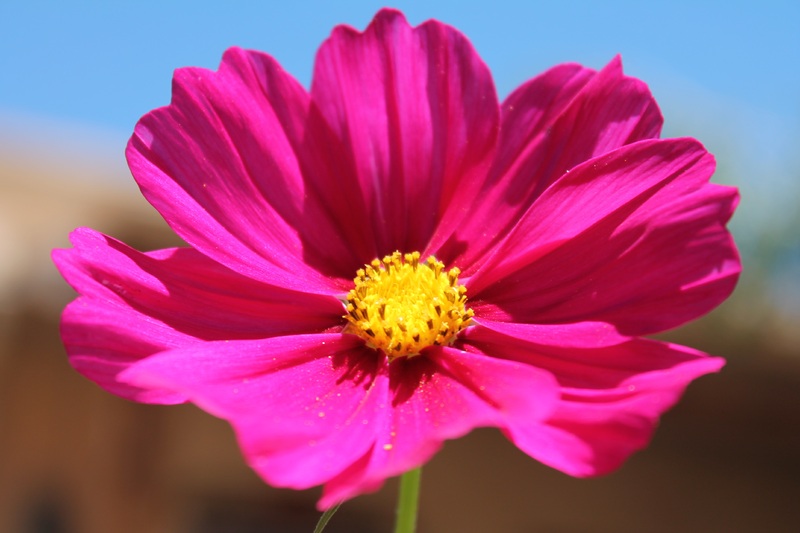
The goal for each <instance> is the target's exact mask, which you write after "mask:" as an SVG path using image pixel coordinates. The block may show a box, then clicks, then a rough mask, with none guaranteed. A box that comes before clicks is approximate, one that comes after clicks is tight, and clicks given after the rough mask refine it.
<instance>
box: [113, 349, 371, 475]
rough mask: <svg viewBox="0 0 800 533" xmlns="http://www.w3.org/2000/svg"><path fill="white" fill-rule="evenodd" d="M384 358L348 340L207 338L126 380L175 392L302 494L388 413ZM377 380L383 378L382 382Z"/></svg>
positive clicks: (261, 468) (344, 462) (350, 458)
mask: <svg viewBox="0 0 800 533" xmlns="http://www.w3.org/2000/svg"><path fill="white" fill-rule="evenodd" d="M385 365H386V363H385V360H381V359H380V358H379V357H378V356H377V354H375V353H374V352H370V351H365V350H364V348H363V345H362V342H361V340H360V339H358V338H357V337H355V336H352V335H342V334H317V335H300V336H289V337H274V338H271V339H265V340H263V341H231V342H210V343H204V344H202V345H199V346H195V347H191V348H189V349H185V350H175V351H172V352H165V353H163V354H160V355H158V356H156V357H152V358H150V359H147V360H146V361H142V362H141V363H139V364H138V365H135V366H133V367H131V368H130V369H129V370H128V371H127V372H126V373H125V374H123V376H122V378H123V380H126V381H128V382H130V383H133V384H136V385H139V386H148V387H159V388H164V389H171V390H174V391H176V392H178V393H180V394H183V395H185V396H187V397H188V398H189V399H190V400H191V401H192V402H194V403H196V404H197V405H199V406H200V407H202V408H203V409H205V410H207V411H208V412H210V413H212V414H214V415H216V416H219V417H221V418H224V419H226V420H228V421H229V422H230V423H231V424H232V425H233V426H234V428H235V429H236V432H237V435H238V437H239V440H240V443H241V446H242V449H243V450H244V453H245V455H246V457H247V459H248V461H249V462H250V464H251V465H252V466H253V468H255V469H256V470H257V471H258V472H259V473H260V474H261V475H262V476H263V477H264V478H265V479H266V480H267V481H269V482H270V483H272V484H274V485H278V486H287V487H293V488H307V487H311V486H314V485H318V484H320V483H324V482H325V481H326V480H327V479H330V478H331V477H333V476H334V475H336V474H338V473H339V472H341V471H342V470H344V469H345V468H347V467H348V466H349V465H350V464H351V463H353V462H355V461H356V460H357V459H358V458H359V457H360V456H361V455H362V454H363V453H364V452H365V451H366V450H367V449H368V448H369V447H370V446H371V445H372V443H373V442H374V441H375V439H376V432H377V431H378V428H379V427H380V426H381V423H380V420H377V421H376V416H377V417H380V416H386V415H384V414H382V413H381V411H380V410H379V409H378V406H379V405H383V406H384V407H385V404H386V400H385V396H386V378H385V372H386V371H385ZM382 376H383V377H382Z"/></svg>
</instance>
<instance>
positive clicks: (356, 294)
mask: <svg viewBox="0 0 800 533" xmlns="http://www.w3.org/2000/svg"><path fill="white" fill-rule="evenodd" d="M419 257H420V254H419V252H413V253H410V254H405V255H403V254H401V253H400V252H394V253H393V254H392V255H387V256H386V257H384V258H383V260H378V259H375V260H374V261H372V263H370V264H369V265H366V266H365V267H364V268H360V269H358V271H357V272H356V278H355V280H354V281H355V287H354V288H353V290H351V291H350V292H349V293H347V314H346V315H345V318H346V319H347V321H348V324H347V327H346V328H345V332H346V333H352V334H354V335H358V336H359V337H361V338H362V339H364V340H365V341H366V343H367V346H369V347H370V348H374V349H376V350H381V351H383V353H385V354H386V356H387V357H388V358H389V361H390V362H391V361H393V360H394V359H397V358H398V357H411V356H414V355H419V353H420V352H421V351H422V350H423V349H424V348H427V347H429V346H445V345H450V344H452V343H453V341H455V338H456V335H457V334H458V332H459V331H461V330H462V329H464V328H466V327H467V326H469V325H470V321H471V320H472V316H473V314H474V313H473V312H472V309H466V307H465V304H466V302H467V289H466V287H464V286H463V285H460V284H459V283H458V275H459V274H460V273H461V271H460V270H459V269H458V268H455V267H454V268H451V269H450V270H447V271H445V270H444V264H443V263H441V262H440V261H437V260H436V258H435V257H433V256H431V257H429V258H428V259H427V260H426V261H424V262H422V263H421V262H420V260H419Z"/></svg>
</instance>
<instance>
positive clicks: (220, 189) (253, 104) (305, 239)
mask: <svg viewBox="0 0 800 533" xmlns="http://www.w3.org/2000/svg"><path fill="white" fill-rule="evenodd" d="M307 112H308V95H307V93H306V92H305V90H304V89H303V88H302V87H301V86H300V85H299V84H298V83H297V82H296V81H295V80H294V79H293V78H292V77H291V76H289V75H288V74H286V73H285V72H284V71H283V70H282V69H281V67H280V66H279V65H278V64H277V63H276V62H275V60H274V59H272V58H271V57H269V56H267V55H265V54H261V53H257V52H245V51H243V50H239V49H235V48H234V49H230V50H228V51H227V52H226V53H225V56H224V57H223V60H222V63H221V65H220V68H219V71H218V72H212V71H209V70H205V69H199V68H185V69H180V70H178V71H176V73H175V78H174V80H173V97H172V103H171V104H170V105H169V106H167V107H162V108H160V109H156V110H155V111H152V112H150V113H149V114H147V115H145V116H144V117H143V118H142V119H141V120H140V122H139V123H138V124H137V126H136V129H135V132H134V135H133V137H132V138H131V140H130V142H129V144H128V149H127V157H128V163H129V165H130V167H131V171H132V172H133V175H134V177H135V178H136V180H137V182H138V183H139V186H140V187H141V189H142V192H143V194H144V195H145V197H146V198H147V199H148V201H149V202H150V203H151V204H153V206H154V207H155V208H156V209H158V211H159V212H160V213H161V214H162V215H163V216H164V218H165V219H166V221H167V222H168V223H169V224H170V226H171V227H172V228H173V229H174V230H175V232H176V233H178V235H180V236H181V237H182V238H183V239H184V240H186V241H187V242H188V243H189V244H191V245H192V246H194V247H195V248H197V249H198V250H199V251H200V252H202V253H203V254H205V255H206V256H208V257H210V258H212V259H214V260H216V261H218V262H220V263H222V264H224V265H225V266H227V267H228V268H230V269H232V270H234V271H236V272H239V273H240V274H243V275H246V276H248V277H252V278H254V279H257V280H261V281H265V282H267V283H270V284H272V285H279V286H283V287H286V288H290V289H299V290H303V291H307V292H312V291H313V292H320V293H323V294H325V293H330V292H331V291H333V290H339V291H341V290H342V287H343V286H342V285H341V282H340V283H339V284H337V283H334V282H333V281H332V280H331V279H329V278H328V277H327V276H325V275H322V274H321V273H320V272H324V273H325V274H327V275H328V276H330V275H336V274H337V272H336V267H335V265H334V266H333V267H331V265H329V264H328V263H327V261H328V260H330V259H331V258H334V259H335V258H336V257H339V258H340V259H343V260H345V261H346V260H348V259H349V262H347V264H348V265H349V264H352V263H353V261H354V259H353V257H352V255H351V254H350V253H348V247H347V244H346V241H345V238H344V235H343V234H341V233H337V232H335V231H331V228H332V226H333V225H332V224H331V223H330V219H329V218H328V217H327V216H325V208H324V206H321V205H317V204H315V203H314V198H315V196H314V195H311V194H309V195H307V194H306V191H305V186H304V183H303V177H302V159H303V158H304V157H307V156H305V155H304V154H303V153H302V151H303V149H304V148H303V147H302V142H303V138H304V136H305V130H304V128H305V127H306V119H307ZM322 243H324V244H325V246H323V247H320V244H322ZM320 248H321V249H323V250H326V251H329V252H338V255H337V254H336V253H328V254H327V256H320V254H319V253H318V250H319V249H320ZM338 274H341V273H338ZM346 275H347V276H350V275H351V274H350V272H349V271H348V272H347V273H346ZM337 287H338V288H337Z"/></svg>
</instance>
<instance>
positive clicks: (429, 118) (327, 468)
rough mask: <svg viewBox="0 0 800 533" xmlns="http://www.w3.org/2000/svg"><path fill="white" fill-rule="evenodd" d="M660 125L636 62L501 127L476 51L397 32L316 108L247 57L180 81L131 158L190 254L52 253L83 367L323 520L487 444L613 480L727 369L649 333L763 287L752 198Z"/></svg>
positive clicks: (695, 146) (554, 96)
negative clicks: (195, 423)
mask: <svg viewBox="0 0 800 533" xmlns="http://www.w3.org/2000/svg"><path fill="white" fill-rule="evenodd" d="M661 124H662V117H661V114H660V112H659V109H658V107H657V105H656V103H655V101H654V100H653V97H652V96H651V94H650V93H649V91H648V89H647V87H646V86H645V84H644V83H642V82H640V81H638V80H636V79H633V78H630V77H627V76H625V75H623V73H622V66H621V63H620V61H619V59H615V60H613V61H612V62H611V63H610V64H609V65H608V66H606V67H605V68H604V69H602V70H600V71H599V72H598V71H594V70H591V69H588V68H584V67H582V66H579V65H575V64H566V65H560V66H557V67H555V68H553V69H551V70H548V71H547V72H545V73H544V74H542V75H540V76H538V77H536V78H534V79H532V80H530V81H528V82H527V83H525V84H523V85H522V86H521V87H519V88H518V89H517V90H516V91H514V92H513V93H512V94H511V95H510V96H509V97H508V98H507V99H506V100H505V101H504V102H503V103H502V104H499V103H498V101H497V96H496V93H495V88H494V85H493V82H492V79H491V76H490V74H489V70H488V69H487V68H486V66H485V65H484V63H483V62H482V61H481V59H480V58H479V57H478V55H477V54H476V52H475V50H474V49H473V48H472V46H471V45H470V43H469V41H468V40H467V39H466V38H465V37H464V36H463V35H461V34H460V33H459V32H457V31H456V30H454V29H453V28H451V27H448V26H446V25H444V24H441V23H439V22H436V21H430V22H426V23H425V24H422V25H421V26H419V27H416V28H412V27H410V26H409V25H408V24H407V22H406V21H405V19H404V18H403V16H402V14H400V13H399V12H397V11H393V10H383V11H381V12H380V13H378V15H377V16H376V17H375V20H374V21H373V22H372V23H371V24H370V26H369V27H368V28H367V29H366V30H365V31H364V32H363V33H361V32H358V31H356V30H354V29H352V28H349V27H338V28H336V29H335V30H334V31H333V34H332V35H331V37H330V38H329V39H328V40H327V41H326V42H325V43H324V44H323V45H322V47H321V48H320V50H319V54H318V56H317V60H316V65H315V69H314V78H313V83H312V86H311V90H310V91H306V90H305V89H304V88H303V87H301V86H300V84H298V82H297V81H295V79H294V78H292V77H291V76H290V75H289V74H287V73H286V72H284V71H283V70H282V69H281V67H280V66H279V65H278V64H277V63H276V62H275V60H274V59H273V58H271V57H270V56H268V55H265V54H262V53H259V52H252V51H244V50H240V49H235V48H234V49H230V50H228V51H227V52H226V53H225V55H224V57H223V60H222V63H221V65H220V68H219V70H218V71H216V72H212V71H209V70H205V69H200V68H186V69H181V70H179V71H177V72H176V74H175V78H174V82H173V98H172V103H171V104H170V105H168V106H166V107H163V108H160V109H157V110H155V111H152V112H151V113H149V114H147V115H145V116H144V117H143V118H142V119H141V121H140V122H139V123H138V124H137V126H136V129H135V132H134V135H133V137H132V138H131V140H130V143H129V145H128V148H127V158H128V162H129V164H130V168H131V171H132V172H133V175H134V177H135V178H136V181H137V182H138V184H139V186H140V187H141V190H142V192H143V194H144V195H145V197H146V198H147V200H148V201H149V202H150V203H151V204H153V206H155V208H156V209H157V210H158V211H159V212H160V213H161V215H162V216H163V217H164V218H165V219H166V221H167V222H168V223H169V224H170V226H171V227H172V228H173V229H174V231H175V232H176V233H177V234H178V235H179V236H180V237H182V238H183V239H184V240H185V241H186V242H187V243H188V244H189V247H186V248H177V249H169V250H159V251H155V252H147V253H140V252H137V251H135V250H133V249H131V248H129V247H127V246H125V245H124V244H122V243H120V242H118V241H116V240H114V239H112V238H110V237H106V236H104V235H101V234H99V233H97V232H94V231H92V230H89V229H78V230H76V231H75V232H74V233H73V234H72V242H73V244H74V248H73V249H69V250H56V251H55V252H54V260H55V262H56V264H57V265H58V268H59V270H60V271H61V273H62V274H63V276H64V277H65V278H66V279H67V281H68V282H69V283H70V284H71V285H72V286H73V287H74V288H75V289H76V290H77V291H78V292H79V293H80V297H79V298H78V299H76V300H75V301H74V302H72V303H71V304H70V305H69V306H68V307H67V308H66V310H65V311H64V315H63V320H62V336H63V340H64V343H65V345H66V348H67V352H68V354H69V358H70V361H71V363H72V365H73V366H74V367H75V368H76V369H77V370H78V371H79V372H81V373H82V374H84V375H85V376H87V377H88V378H90V379H92V380H94V381H95V382H97V383H98V384H99V385H100V386H102V387H103V388H105V389H107V390H108V391H110V392H113V393H115V394H117V395H119V396H122V397H124V398H128V399H131V400H135V401H139V402H149V403H161V404H174V403H180V402H186V401H190V402H193V403H195V404H197V405H199V406H200V407H202V408H203V409H205V410H207V411H208V412H210V413H212V414H214V415H216V416H218V417H221V418H224V419H226V420H228V421H229V422H230V423H231V425H232V426H233V427H234V429H235V431H236V434H237V436H238V439H239V442H240V443H241V447H242V449H243V451H244V454H245V456H246V458H247V460H248V461H249V463H250V465H251V466H252V467H253V468H254V469H255V470H256V471H258V473H259V474H260V475H261V476H262V477H263V478H264V479H265V480H266V481H267V482H268V483H270V484H272V485H276V486H280V487H291V488H295V489H303V488H307V487H311V486H315V485H324V489H325V490H324V493H323V496H322V499H321V500H320V504H319V505H320V507H322V508H326V507H329V506H331V505H333V504H334V503H336V502H338V501H340V500H343V499H347V498H351V497H353V496H355V495H358V494H360V493H364V492H368V491H373V490H375V489H377V488H378V487H379V486H380V485H381V484H382V483H383V481H384V480H385V479H386V478H387V477H390V476H395V475H398V474H401V473H403V472H405V471H407V470H409V469H411V468H414V467H416V466H419V465H421V464H422V463H425V462H426V461H427V460H428V459H430V458H431V456H433V455H434V453H436V451H437V450H438V449H439V448H440V447H441V446H442V443H443V441H445V440H447V439H454V438H457V437H460V436H462V435H464V434H466V433H467V432H469V431H470V430H472V429H473V428H476V427H482V426H492V427H497V428H499V429H500V430H501V431H502V432H503V433H504V434H505V435H506V436H507V437H508V438H509V440H511V441H512V442H513V443H514V444H515V445H516V446H517V447H519V448H520V449H521V450H523V451H524V452H525V453H527V454H528V455H530V456H531V457H533V458H535V459H537V460H539V461H541V462H543V463H545V464H548V465H550V466H552V467H554V468H557V469H559V470H561V471H563V472H566V473H568V474H570V475H573V476H592V475H597V474H602V473H605V472H609V471H611V470H613V469H615V468H617V467H618V466H619V465H620V464H621V462H622V461H623V460H624V459H625V458H627V457H628V456H629V455H630V454H631V453H632V452H634V451H636V450H638V449H640V448H642V447H643V446H645V445H646V443H647V442H648V440H649V438H650V435H651V433H652V431H653V428H654V426H655V424H656V422H657V419H658V417H659V415H661V413H663V412H664V411H665V410H666V409H668V408H669V407H670V406H672V405H673V404H674V403H675V402H676V401H677V400H678V398H679V397H680V395H681V393H682V392H683V390H684V388H685V387H686V386H687V385H688V383H689V382H690V381H691V380H693V379H694V378H696V377H698V376H700V375H703V374H707V373H710V372H715V371H717V370H719V369H720V368H721V367H722V365H723V361H722V360H721V359H719V358H713V357H708V356H706V355H705V354H703V353H700V352H697V351H695V350H692V349H689V348H685V347H682V346H676V345H673V344H669V343H665V342H658V341H654V340H647V339H643V338H641V336H643V335H650V334H653V333H657V332H660V331H664V330H666V329H669V328H673V327H675V326H678V325H680V324H683V323H685V322H687V321H689V320H691V319H694V318H697V317H698V316H700V315H702V314H704V313H706V312H708V311H709V310H711V309H713V308H714V307H715V306H717V305H718V304H719V303H720V302H722V301H723V300H724V299H725V298H726V297H727V296H728V295H729V294H730V292H731V291H732V290H733V287H734V285H735V283H736V279H737V277H738V273H739V270H740V263H739V259H738V256H737V252H736V249H735V246H734V244H733V241H732V240H731V236H730V235H729V233H728V232H727V230H726V229H725V224H726V222H727V221H728V219H729V218H730V216H731V214H732V212H733V210H734V207H735V205H736V202H737V192H736V190H735V189H732V188H729V187H722V186H718V185H713V184H710V183H709V177H710V176H711V174H712V173H713V171H714V159H713V157H712V156H711V155H710V154H709V153H708V152H707V151H706V150H705V149H704V148H703V146H702V145H701V144H700V143H698V142H697V141H695V140H693V139H659V138H658V136H659V132H660V129H661ZM396 252H398V253H396ZM429 258H430V259H429ZM459 269H460V270H459Z"/></svg>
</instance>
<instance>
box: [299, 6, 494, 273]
mask: <svg viewBox="0 0 800 533" xmlns="http://www.w3.org/2000/svg"><path fill="white" fill-rule="evenodd" d="M311 98H312V111H318V112H319V114H320V116H315V115H314V113H313V112H312V116H311V118H312V122H313V121H314V120H316V121H317V123H320V124H321V123H324V124H326V125H329V126H330V128H331V129H332V134H333V135H334V136H335V139H331V140H329V142H328V143H327V144H328V146H323V145H322V142H321V141H319V144H320V146H319V148H320V151H319V153H320V154H321V155H323V157H324V158H326V159H325V160H326V161H327V164H326V165H325V167H326V168H327V173H325V172H320V173H316V174H311V173H309V176H308V178H309V180H310V181H311V182H313V187H314V188H316V189H317V190H318V191H320V194H321V195H322V196H324V197H326V198H330V201H331V209H332V210H333V212H334V213H335V217H334V218H336V219H337V220H338V221H339V223H340V224H341V226H342V231H343V232H344V233H345V234H346V235H347V236H348V238H350V239H351V240H352V241H353V246H354V247H355V248H356V249H358V250H361V253H362V254H364V257H365V261H369V260H370V259H372V258H374V257H378V256H380V255H383V254H385V253H390V252H392V251H394V250H402V251H413V250H420V251H424V250H425V248H426V246H427V244H428V242H429V240H430V239H431V237H432V236H433V234H434V232H435V231H436V230H437V228H439V229H440V230H442V229H441V228H443V227H448V226H451V225H453V224H456V223H458V222H459V221H460V220H461V219H462V218H463V216H464V214H463V211H462V208H463V207H464V205H465V198H466V199H470V200H471V199H472V198H473V197H474V195H475V194H476V192H477V187H478V186H479V185H480V182H481V180H482V179H483V176H484V175H485V172H486V170H487V167H488V165H489V163H490V160H491V156H492V153H493V149H494V145H495V141H496V135H497V128H498V114H499V109H498V104H497V97H496V93H495V89H494V84H493V82H492V79H491V75H490V73H489V71H488V69H487V68H486V65H484V63H483V62H482V61H481V59H480V58H479V57H478V55H477V54H476V53H475V50H474V49H473V47H472V45H471V44H470V43H469V41H468V40H467V39H466V38H465V37H464V36H463V35H462V34H460V33H459V32H457V31H456V30H454V29H453V28H451V27H449V26H446V25H444V24H441V23H440V22H437V21H429V22H426V23H424V24H422V25H421V26H419V27H417V28H412V27H410V26H409V25H408V23H407V22H406V20H405V19H404V18H403V15H402V14H401V13H399V12H397V11H394V10H382V11H381V12H380V13H378V14H377V16H376V17H375V19H374V20H373V22H372V23H371V24H370V26H369V27H368V28H367V29H366V30H365V31H364V32H363V33H359V32H357V31H356V30H354V29H352V28H348V27H343V26H340V27H338V28H336V29H335V30H334V31H333V34H332V35H331V37H330V39H328V40H327V41H326V42H325V43H323V45H322V47H321V48H320V50H319V53H318V55H317V60H316V64H315V69H314V80H313V84H312V88H311ZM313 129H314V131H317V128H313ZM356 266H358V265H356Z"/></svg>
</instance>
